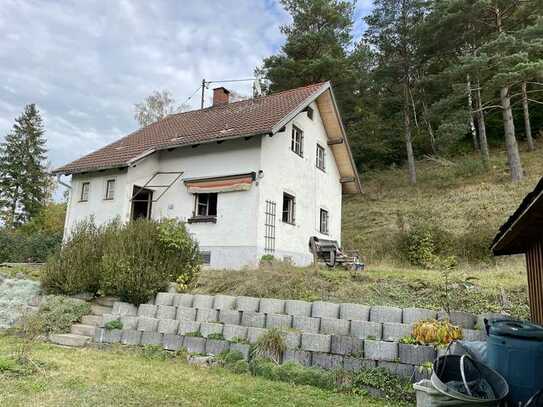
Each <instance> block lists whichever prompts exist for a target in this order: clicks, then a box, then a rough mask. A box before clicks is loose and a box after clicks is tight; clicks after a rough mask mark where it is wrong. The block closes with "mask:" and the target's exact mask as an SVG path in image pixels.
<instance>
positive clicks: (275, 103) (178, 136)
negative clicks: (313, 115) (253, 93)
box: [53, 83, 326, 174]
mask: <svg viewBox="0 0 543 407" xmlns="http://www.w3.org/2000/svg"><path fill="white" fill-rule="evenodd" d="M325 84H326V83H317V84H313V85H308V86H304V87H301V88H297V89H292V90H287V91H283V92H278V93H275V94H271V95H268V96H260V97H257V98H254V99H249V100H243V101H239V102H232V103H228V104H225V105H220V106H213V107H209V108H206V109H201V110H193V111H190V112H183V113H177V114H172V115H169V116H166V117H165V118H164V119H162V120H159V121H158V122H156V123H153V124H150V125H149V126H146V127H144V128H142V129H139V130H137V131H135V132H133V133H131V134H129V135H128V136H125V137H123V138H121V139H120V140H118V141H115V142H114V143H112V144H109V145H107V146H105V147H103V148H101V149H99V150H97V151H94V152H93V153H90V154H88V155H86V156H84V157H82V158H80V159H78V160H75V161H73V162H71V163H69V164H66V165H64V166H62V167H60V168H57V169H55V170H54V171H53V173H55V174H71V173H78V172H86V171H93V170H99V169H104V168H114V167H125V166H127V165H128V164H129V162H130V161H131V160H133V159H135V158H137V157H139V156H141V155H142V154H145V153H147V152H150V151H152V150H157V149H164V148H169V147H177V146H187V145H192V144H199V143H205V142H210V141H216V140H221V139H228V138H235V137H244V136H251V135H257V134H266V133H270V132H271V131H272V129H273V127H274V126H275V125H277V124H278V123H279V122H280V121H281V120H282V119H284V118H285V117H286V116H287V115H288V114H289V113H291V112H292V111H294V110H295V109H296V108H299V107H300V105H301V104H302V103H303V102H304V101H306V100H307V99H308V98H310V97H312V96H314V95H315V93H317V92H318V91H319V90H321V89H322V87H323V86H324V85H325Z"/></svg>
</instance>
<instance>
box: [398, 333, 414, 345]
mask: <svg viewBox="0 0 543 407" xmlns="http://www.w3.org/2000/svg"><path fill="white" fill-rule="evenodd" d="M400 343H403V344H405V345H417V344H418V342H417V340H416V339H415V338H414V337H413V336H412V335H409V336H404V337H403V338H401V339H400Z"/></svg>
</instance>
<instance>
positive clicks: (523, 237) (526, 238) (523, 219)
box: [492, 178, 543, 256]
mask: <svg viewBox="0 0 543 407" xmlns="http://www.w3.org/2000/svg"><path fill="white" fill-rule="evenodd" d="M541 240H543V178H541V180H540V181H539V183H538V184H537V185H536V187H535V189H534V190H533V191H532V192H530V193H529V194H528V195H526V197H525V198H524V200H523V201H522V203H521V204H520V206H519V207H518V209H517V210H516V211H515V212H514V213H513V214H512V215H511V216H510V217H509V219H508V220H507V222H505V223H504V224H503V225H502V227H500V230H499V232H498V234H497V235H496V237H495V238H494V241H493V242H492V252H493V253H494V254H495V255H497V256H499V255H506V254H520V253H526V251H527V250H528V248H529V247H530V246H532V245H533V243H534V242H535V241H541Z"/></svg>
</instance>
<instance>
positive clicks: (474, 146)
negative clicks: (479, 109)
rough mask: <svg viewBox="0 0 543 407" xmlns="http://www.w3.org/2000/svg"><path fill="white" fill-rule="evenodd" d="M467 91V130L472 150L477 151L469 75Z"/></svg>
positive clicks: (477, 143)
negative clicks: (469, 133) (471, 142)
mask: <svg viewBox="0 0 543 407" xmlns="http://www.w3.org/2000/svg"><path fill="white" fill-rule="evenodd" d="M466 79H467V81H466V82H467V91H468V109H469V130H470V131H471V138H472V140H473V148H474V149H475V151H477V150H479V142H478V140H477V132H476V131H475V123H474V121H473V100H472V97H471V80H470V77H469V74H468V75H467V78H466Z"/></svg>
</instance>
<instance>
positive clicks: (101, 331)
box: [94, 327, 106, 343]
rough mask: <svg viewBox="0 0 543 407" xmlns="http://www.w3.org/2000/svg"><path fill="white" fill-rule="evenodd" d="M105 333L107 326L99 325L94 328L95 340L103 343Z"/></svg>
mask: <svg viewBox="0 0 543 407" xmlns="http://www.w3.org/2000/svg"><path fill="white" fill-rule="evenodd" d="M105 334H106V330H105V328H98V327H97V328H96V329H95V330H94V342H96V343H103V342H104V336H105Z"/></svg>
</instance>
